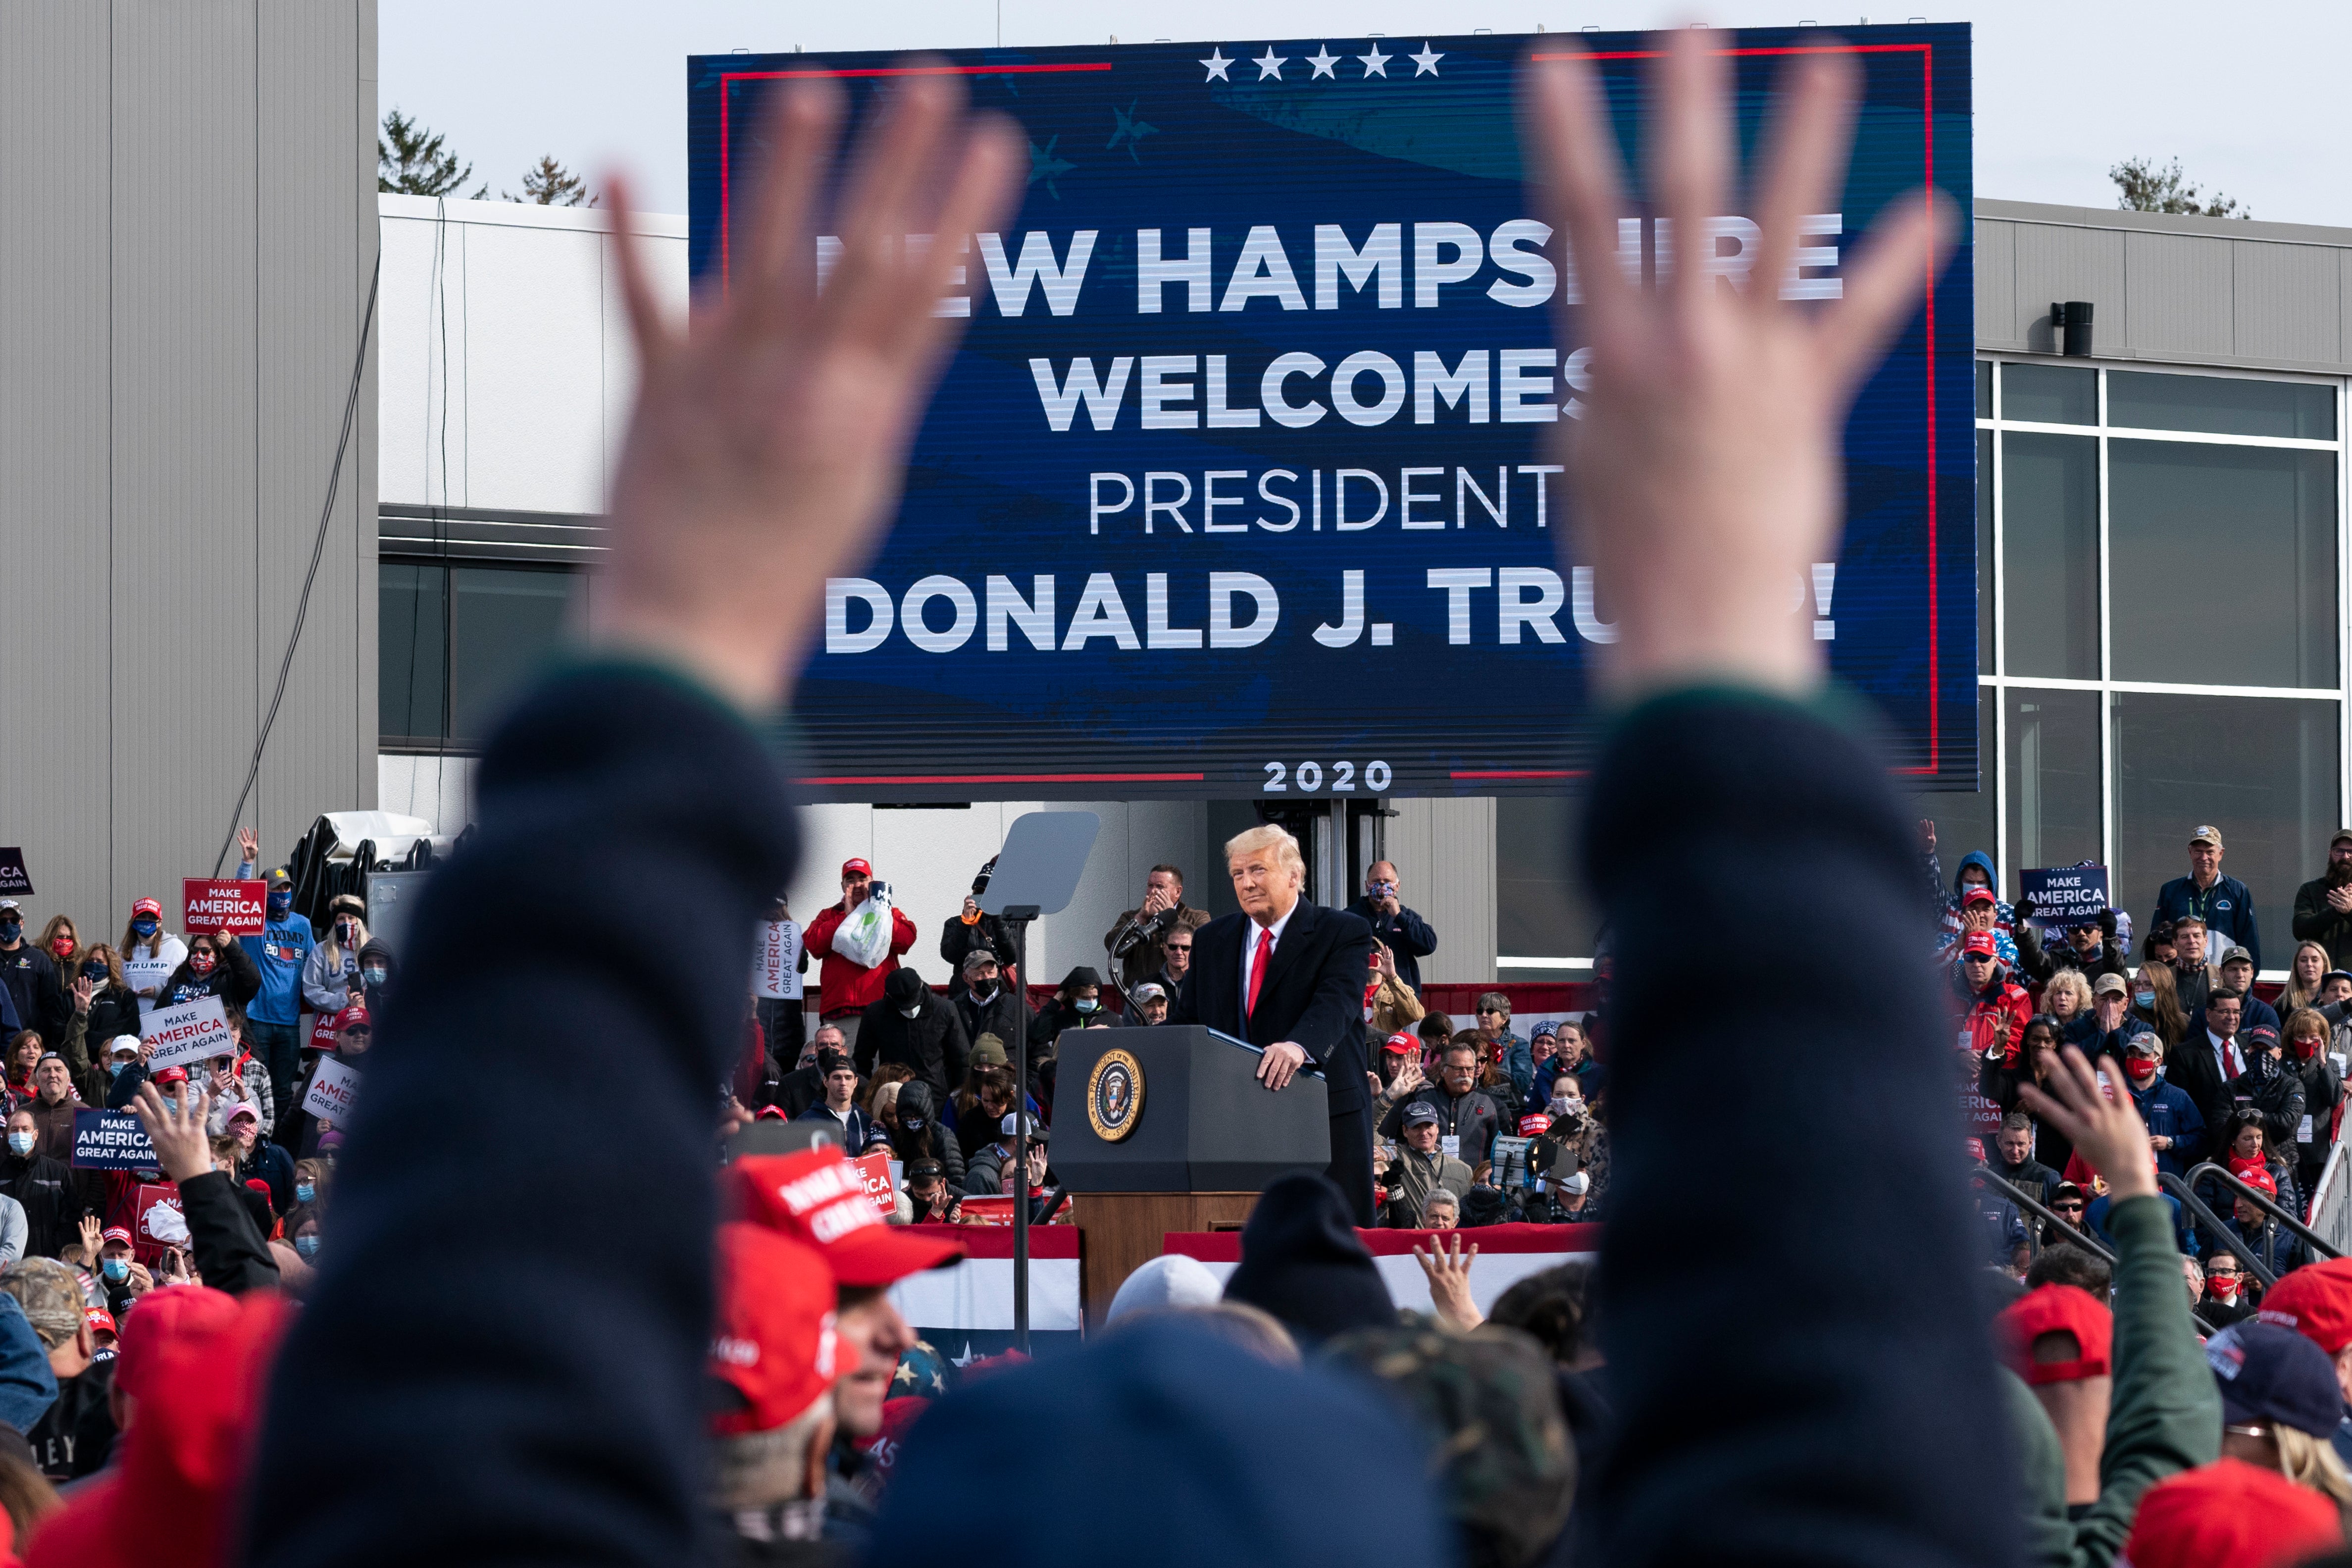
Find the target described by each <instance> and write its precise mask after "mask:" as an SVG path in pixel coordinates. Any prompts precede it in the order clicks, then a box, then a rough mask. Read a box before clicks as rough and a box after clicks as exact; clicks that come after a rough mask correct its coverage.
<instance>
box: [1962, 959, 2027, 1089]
mask: <svg viewBox="0 0 2352 1568" xmlns="http://www.w3.org/2000/svg"><path fill="white" fill-rule="evenodd" d="M2032 1017H2033V1003H2032V999H2031V998H2028V997H2027V996H2026V994H2025V988H2024V987H2022V986H2020V985H2017V984H2015V983H2013V982H2012V981H2011V979H2010V977H2008V975H2006V974H2003V975H2002V976H2001V977H2000V979H1999V980H1997V981H1995V982H1994V983H1993V985H1992V988H1990V990H1987V991H1983V992H1980V993H1979V995H1978V997H1977V998H1976V1001H1975V1003H1974V1005H1973V1006H1971V1007H1970V1008H1969V1010H1968V1011H1967V1013H1966V1014H1965V1015H1963V1016H1962V1019H1961V1020H1960V1027H1961V1028H1963V1029H1965V1030H1968V1031H1969V1037H1970V1040H1971V1042H1972V1043H1973V1044H1974V1046H1975V1048H1976V1053H1977V1055H1978V1056H1979V1058H1981V1059H1982V1060H1984V1061H1997V1062H1999V1063H2000V1065H2001V1066H2003V1067H2015V1066H2016V1065H2017V1061H2018V1057H2019V1055H2020V1053H2021V1049H2022V1048H2023V1046H2024V1044H2025V1026H2026V1024H2027V1023H2028V1022H2029V1021H2031V1020H2032Z"/></svg>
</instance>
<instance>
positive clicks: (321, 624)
mask: <svg viewBox="0 0 2352 1568" xmlns="http://www.w3.org/2000/svg"><path fill="white" fill-rule="evenodd" d="M374 58H375V6H374V4H373V0H173V3H172V4H169V5H164V4H155V3H152V0H149V3H136V0H120V3H117V4H112V5H109V4H104V3H101V0H51V3H47V4H42V5H10V6H7V7H5V8H0V210H5V211H6V212H7V214H9V222H8V223H7V224H6V225H0V277H5V278H6V280H7V287H5V290H0V507H5V514H0V515H5V528H0V560H5V563H6V567H7V579H8V581H9V584H10V588H11V592H10V595H9V609H10V620H11V622H12V630H13V631H14V632H15V636H14V638H13V639H12V643H13V646H12V659H11V664H12V670H11V674H12V676H13V678H12V679H10V680H9V681H7V682H6V683H5V684H0V747H5V749H0V779H5V784H6V788H5V790H0V802H5V805H0V842H5V843H10V844H16V843H21V844H22V845H23V847H24V850H25V852H26V858H27V861H28V863H29V867H30V870H31V873H32V876H33V881H34V883H35V885H36V886H37V888H38V889H39V893H38V895H37V896H36V897H35V898H33V899H31V900H28V901H27V903H28V906H29V909H30V912H31V914H32V915H33V916H34V919H35V922H36V923H37V922H38V921H40V920H44V919H46V918H47V915H49V914H50V913H52V912H54V911H58V910H64V911H65V912H67V913H68V914H71V915H74V917H75V918H76V919H77V920H78V921H79V923H80V925H81V928H82V932H83V935H84V936H85V938H88V937H89V936H94V935H96V934H98V933H101V932H103V933H105V934H107V936H108V938H109V939H110V940H111V939H112V938H113V937H114V936H119V935H120V932H121V926H122V924H123V921H124V918H125V916H126V915H127V913H128V909H129V904H130V903H131V900H132V899H133V898H135V897H137V896H139V895H141V894H154V895H155V896H157V897H160V898H162V899H163V900H164V903H165V906H166V909H167V910H168V911H171V912H172V915H171V918H170V919H169V920H168V921H167V924H170V925H174V926H176V925H177V918H176V901H177V897H178V891H179V886H178V879H179V878H180V877H182V876H186V875H204V874H208V873H210V872H211V870H212V867H213V863H214V857H215V854H216V853H217V852H218V850H219V847H220V843H221V841H222V839H223V837H224V835H225V834H226V833H227V831H228V830H229V827H230V811H231V808H232V806H233V805H234V804H235V802H236V797H237V794H238V791H239V789H240V788H241V787H242V786H243V784H244V782H245V778H246V773H247V768H248V766H249V764H250V762H251V759H252V756H253V750H254V745H255V741H256V739H257V735H258V732H259V726H260V723H261V718H262V715H263V714H264V712H265V711H266V709H267V708H268V703H269V700H270V695H271V692H272V689H273V688H274V686H275V685H276V680H277V674H278V664H279V661H280V660H281V658H282V657H283V656H284V653H285V650H286V646H287V641H288V638H289V635H290V634H291V632H292V630H293V623H294V616H295V606H296V601H297V598H298V595H299V591H300V587H301V582H302V578H303V575H304V572H305V570H307V568H308V567H309V564H310V553H311V546H312V542H313V540H314V538H315V537H316V534H317V528H318V523H319V517H320V509H321V507H322V506H323V504H324V501H325V497H326V493H327V489H328V485H329V481H330V470H331V465H332V463H333V459H334V457H335V452H336V438H337V434H338V432H339V430H340V428H341V421H342V413H343V404H344V399H345V396H346V393H347V392H348V389H349V387H350V382H351V376H352V360H353V356H354V353H355V352H356V350H357V349H358V345H359V332H360V325H361V319H362V307H363V304H364V302H365V300H366V298H367V288H368V279H369V274H370V271H371V269H372V267H373V265H374V259H375V191H374V178H373V173H374V122H375V114H376V108H375V82H374V79H373V78H374ZM375 415H376V406H375V395H374V386H373V378H372V377H371V378H370V379H369V381H368V383H367V384H366V385H365V386H363V387H362V392H361V397H360V402H359V406H358V410H357V414H356V418H355V422H354V426H353V431H352V441H351V445H350V449H349V451H348V452H347V453H346V454H345V455H344V457H343V461H342V465H341V483H340V486H339V488H338V493H337V498H336V504H335V508H334V512H333V516H332V518H331V524H330V527H329V529H328V533H327V538H326V544H325V549H324V554H323V556H322V558H321V560H320V570H319V574H318V579H317V582H316V584H315V586H314V588H313V590H312V592H311V596H310V606H309V610H308V614H307V617H306V619H305V621H304V623H303V628H302V632H301V640H300V643H299V648H298V649H297V651H296V654H295V659H294V665H293V671H292V674H291V676H290V678H289V682H288V685H287V688H286V695H285V699H284V703H283V705H282V706H281V708H280V710H279V712H278V716H277V720H276V724H275V727H273V729H272V731H271V735H270V740H269V745H268V750H267V752H266V753H265V754H264V756H263V758H262V765H261V768H260V770H259V776H258V778H257V781H256V785H255V789H254V792H253V795H252V797H251V799H250V800H248V802H247V806H246V808H245V810H244V811H243V812H242V814H241V820H242V821H246V822H247V823H251V824H254V825H256V826H257V827H258V828H259V829H260V831H261V834H262V842H263V848H264V852H265V853H266V854H268V855H271V856H278V855H282V854H283V853H284V852H286V850H287V849H289V847H290V846H291V844H292V842H293V841H294V839H295V837H296V836H297V835H299V833H300V832H301V831H303V830H304V829H305V828H307V827H308V826H309V824H310V821H311V819H312V818H313V817H315V816H316V815H317V814H318V813H319V812H320V811H322V810H333V809H341V808H348V807H354V806H373V804H374V799H375V788H376V784H375V737H376V714H375V706H376V696H375V689H376V688H375V654H376V635H375V625H374V616H375V583H374V559H375V529H374V517H373V501H374V497H375V487H376V486H375V474H374V463H375Z"/></svg>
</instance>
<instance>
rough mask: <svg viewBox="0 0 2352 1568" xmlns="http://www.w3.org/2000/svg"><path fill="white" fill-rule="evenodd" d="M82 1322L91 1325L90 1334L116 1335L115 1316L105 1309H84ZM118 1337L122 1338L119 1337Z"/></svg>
mask: <svg viewBox="0 0 2352 1568" xmlns="http://www.w3.org/2000/svg"><path fill="white" fill-rule="evenodd" d="M81 1321H82V1322H86V1323H88V1324H89V1332H90V1333H102V1334H113V1333H116V1330H115V1327H114V1314H113V1313H112V1312H108V1311H107V1310H106V1309H105V1308H104V1307H84V1308H83V1309H82V1312H81ZM117 1337H120V1336H119V1335H118V1336H117Z"/></svg>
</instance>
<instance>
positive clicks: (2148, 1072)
mask: <svg viewBox="0 0 2352 1568" xmlns="http://www.w3.org/2000/svg"><path fill="white" fill-rule="evenodd" d="M2156 1066H2157V1064H2156V1063H2155V1062H2153V1061H2149V1060H2148V1059H2147V1058H2146V1057H2144V1056H2136V1057H2133V1058H2132V1059H2131V1060H2130V1061H2126V1062H2125V1063H2124V1073H2125V1075H2126V1077H2128V1078H2129V1079H2130V1080H2131V1081H2132V1082H2134V1083H2152V1082H2155V1081H2156Z"/></svg>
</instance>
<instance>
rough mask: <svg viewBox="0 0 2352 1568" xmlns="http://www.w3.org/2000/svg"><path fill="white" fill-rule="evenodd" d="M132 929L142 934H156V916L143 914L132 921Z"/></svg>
mask: <svg viewBox="0 0 2352 1568" xmlns="http://www.w3.org/2000/svg"><path fill="white" fill-rule="evenodd" d="M131 930H133V931H135V932H137V933H138V934H139V935H140V936H154V935H155V917H154V916H153V915H141V916H140V917H139V918H138V919H136V920H134V921H132V922H131Z"/></svg>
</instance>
